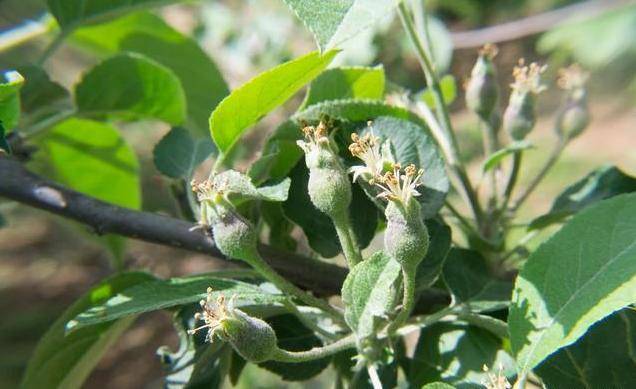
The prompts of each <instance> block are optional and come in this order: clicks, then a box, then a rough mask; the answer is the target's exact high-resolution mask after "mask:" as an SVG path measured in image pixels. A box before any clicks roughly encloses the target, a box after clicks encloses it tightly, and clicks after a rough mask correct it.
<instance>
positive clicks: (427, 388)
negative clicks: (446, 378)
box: [422, 382, 455, 389]
mask: <svg viewBox="0 0 636 389" xmlns="http://www.w3.org/2000/svg"><path fill="white" fill-rule="evenodd" d="M422 389H455V387H454V386H453V385H449V384H445V383H443V382H431V383H430V384H426V385H424V386H422Z"/></svg>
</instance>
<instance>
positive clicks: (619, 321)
mask: <svg viewBox="0 0 636 389" xmlns="http://www.w3.org/2000/svg"><path fill="white" fill-rule="evenodd" d="M634 344H636V312H634V310H630V309H623V310H622V311H619V312H616V313H614V314H613V315H611V316H609V317H607V318H605V319H603V320H602V321H600V322H598V323H596V324H594V325H593V326H592V327H591V328H590V330H589V331H588V332H587V333H586V334H585V335H584V336H583V337H582V338H581V339H579V340H578V341H577V342H576V343H574V344H572V345H570V346H568V347H565V348H563V349H561V350H559V351H558V352H556V353H555V354H553V355H552V356H550V357H549V358H548V359H546V360H545V361H544V362H543V363H542V364H541V365H539V366H538V367H537V368H536V369H535V371H536V372H537V374H538V375H539V376H540V377H541V378H542V379H543V382H544V383H545V384H546V387H548V388H610V387H611V388H633V387H636V374H634V372H635V371H636V350H634V348H633V346H632V345H634Z"/></svg>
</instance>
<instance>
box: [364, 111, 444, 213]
mask: <svg viewBox="0 0 636 389" xmlns="http://www.w3.org/2000/svg"><path fill="white" fill-rule="evenodd" d="M365 130H366V128H365ZM373 132H374V134H375V135H376V136H378V137H379V138H380V139H381V140H382V142H384V141H385V140H387V139H389V140H390V141H391V144H392V146H393V150H394V156H395V158H396V159H397V162H399V163H401V164H402V165H403V166H406V165H408V164H411V163H412V164H415V166H417V167H418V168H421V169H424V176H423V177H422V182H423V185H422V186H421V187H419V188H418V191H419V192H420V194H421V196H419V197H417V200H418V201H419V202H420V204H421V205H422V213H423V215H424V217H426V218H430V217H433V216H435V215H436V214H437V211H439V209H440V208H441V207H442V205H443V204H444V199H445V198H446V194H447V193H448V189H449V186H450V184H449V180H448V176H447V175H446V166H445V164H444V160H443V159H442V157H441V155H440V152H439V150H438V148H437V144H436V143H435V140H434V139H433V137H432V136H430V135H429V133H428V131H427V128H426V127H423V126H419V125H417V124H416V123H414V122H411V121H407V120H403V119H397V118H394V117H390V116H384V117H378V118H377V119H375V120H374V121H373ZM356 163H361V162H359V161H356Z"/></svg>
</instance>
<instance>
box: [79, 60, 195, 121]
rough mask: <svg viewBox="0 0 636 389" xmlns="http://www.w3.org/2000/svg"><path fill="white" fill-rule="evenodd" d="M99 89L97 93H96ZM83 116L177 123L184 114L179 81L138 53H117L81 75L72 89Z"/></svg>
mask: <svg viewBox="0 0 636 389" xmlns="http://www.w3.org/2000/svg"><path fill="white" fill-rule="evenodd" d="M96 91H99V92H96ZM75 103H76V105H77V108H78V111H79V113H80V114H81V115H83V116H90V117H102V116H108V117H115V118H117V119H120V120H137V119H143V118H152V119H158V120H163V121H165V122H167V123H170V124H180V123H182V122H183V121H184V120H185V117H186V102H185V96H184V92H183V88H182V87H181V82H180V81H179V79H178V78H177V76H176V75H175V74H174V73H173V72H172V70H170V69H168V68H167V67H165V66H163V65H161V64H159V63H157V62H155V61H153V60H151V59H148V58H146V57H144V56H142V55H140V54H133V53H128V54H119V55H116V56H114V57H111V58H109V59H107V60H105V61H103V62H101V63H100V64H98V65H96V66H95V67H94V68H92V69H91V70H89V71H88V73H86V74H84V76H83V77H82V80H81V81H80V82H79V84H78V85H77V87H76V89H75Z"/></svg>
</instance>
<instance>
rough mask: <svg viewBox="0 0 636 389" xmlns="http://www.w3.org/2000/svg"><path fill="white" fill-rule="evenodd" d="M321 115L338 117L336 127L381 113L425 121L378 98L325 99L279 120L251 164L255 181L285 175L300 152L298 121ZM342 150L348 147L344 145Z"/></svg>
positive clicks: (355, 124)
mask: <svg viewBox="0 0 636 389" xmlns="http://www.w3.org/2000/svg"><path fill="white" fill-rule="evenodd" d="M324 116H327V117H330V118H333V119H335V120H338V121H339V122H340V123H338V125H339V127H341V126H340V125H341V124H347V125H348V126H347V127H351V126H353V127H362V126H366V123H367V121H368V120H372V119H375V118H377V117H380V116H391V117H396V118H400V119H405V120H409V121H412V122H414V123H416V124H418V125H420V126H422V128H426V124H425V123H424V122H423V121H422V120H421V119H420V118H419V117H418V116H417V115H415V114H413V113H411V112H409V111H408V110H406V109H403V108H400V107H396V106H391V105H388V104H386V103H384V102H382V101H379V100H370V99H340V100H331V101H324V102H321V103H318V104H314V105H312V106H310V107H308V108H306V109H304V110H302V111H299V112H297V113H296V114H294V115H293V116H292V118H291V119H290V120H287V121H286V122H284V123H283V124H281V125H280V126H279V127H278V128H277V129H276V130H275V131H274V133H273V134H272V135H271V136H270V137H269V139H268V140H267V143H266V144H265V147H264V148H263V157H261V159H260V160H258V161H257V162H256V163H255V165H256V166H254V167H253V169H252V171H251V173H250V175H251V176H252V177H254V178H255V179H256V180H258V181H261V180H265V179H267V178H273V179H281V178H283V177H286V176H287V175H288V174H289V172H290V170H291V169H292V168H293V167H294V166H295V165H296V163H297V162H298V160H299V159H300V158H301V157H302V155H303V152H302V151H301V149H300V148H299V147H298V146H297V145H296V141H297V140H299V139H301V137H302V132H301V131H300V128H301V123H303V122H310V123H317V122H318V121H320V119H321V118H323V117H324ZM349 140H350V138H347V139H346V141H349ZM343 150H345V151H346V150H347V147H346V145H345V147H344V149H343ZM343 152H344V151H343ZM346 152H347V153H348V151H346Z"/></svg>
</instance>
